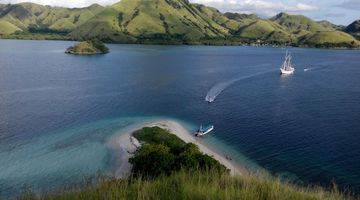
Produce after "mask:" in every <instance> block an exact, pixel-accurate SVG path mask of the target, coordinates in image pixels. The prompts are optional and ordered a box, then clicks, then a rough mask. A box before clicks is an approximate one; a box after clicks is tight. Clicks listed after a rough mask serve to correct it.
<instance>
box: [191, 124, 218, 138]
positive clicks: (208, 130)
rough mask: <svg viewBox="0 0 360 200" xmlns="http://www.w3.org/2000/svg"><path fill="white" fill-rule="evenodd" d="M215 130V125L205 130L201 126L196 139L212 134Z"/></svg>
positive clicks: (196, 133)
mask: <svg viewBox="0 0 360 200" xmlns="http://www.w3.org/2000/svg"><path fill="white" fill-rule="evenodd" d="M213 130H214V126H213V125H211V126H209V127H207V128H203V126H202V125H201V126H200V128H199V130H197V131H196V132H195V136H196V137H202V136H204V135H206V134H208V133H210V132H211V131H213Z"/></svg>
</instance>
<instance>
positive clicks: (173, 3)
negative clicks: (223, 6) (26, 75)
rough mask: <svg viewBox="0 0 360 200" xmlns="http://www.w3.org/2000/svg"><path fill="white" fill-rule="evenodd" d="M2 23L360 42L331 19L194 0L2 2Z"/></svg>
mask: <svg viewBox="0 0 360 200" xmlns="http://www.w3.org/2000/svg"><path fill="white" fill-rule="evenodd" d="M0 25H1V26H0V37H3V38H26V39H43V38H49V37H50V38H53V39H64V38H66V39H73V40H86V39H91V38H94V37H95V38H99V39H101V40H103V41H106V42H115V43H151V44H213V45H228V44H252V43H254V42H256V43H258V41H259V40H260V42H261V44H280V45H289V44H290V45H295V46H297V45H306V46H312V47H335V46H339V45H342V46H343V47H357V42H358V41H357V40H355V39H353V38H349V37H347V36H345V35H344V34H343V32H342V30H343V27H341V26H337V25H334V24H332V23H330V22H328V21H319V22H316V21H314V20H312V19H310V18H308V17H305V16H302V15H290V14H287V13H280V14H278V15H276V16H274V17H272V18H270V19H261V18H260V17H258V16H256V15H254V14H250V15H248V14H239V13H225V14H224V13H221V12H220V11H218V10H217V9H216V8H212V7H207V6H204V5H201V4H193V3H190V2H189V1H188V0H121V1H119V2H118V3H115V4H113V5H111V6H108V7H105V8H104V7H101V6H99V5H97V4H94V5H92V6H89V7H85V8H77V9H69V8H61V7H49V6H42V5H38V4H33V3H20V4H13V5H10V4H6V5H4V4H0ZM358 27H359V25H358V22H357V23H356V22H354V23H353V24H352V25H350V26H349V27H348V28H347V29H346V31H347V32H348V33H350V34H351V35H353V36H355V37H359V33H358ZM320 32H323V33H320ZM32 37H33V38H32ZM57 37H58V38H57ZM319 37H324V38H319ZM331 37H334V38H335V39H331ZM314 38H319V41H317V40H315V39H314ZM336 38H338V40H337V39H336ZM346 38H347V39H346ZM353 40H355V42H353ZM305 41H307V42H305ZM324 44H326V45H324Z"/></svg>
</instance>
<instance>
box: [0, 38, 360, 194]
mask: <svg viewBox="0 0 360 200" xmlns="http://www.w3.org/2000/svg"><path fill="white" fill-rule="evenodd" d="M70 45H72V42H63V41H14V40H0V189H1V194H3V195H9V194H10V195H11V194H14V193H16V192H17V191H19V189H21V188H23V187H26V186H32V187H33V188H36V189H41V190H46V189H49V188H57V187H61V186H63V185H67V184H69V183H76V182H79V181H80V180H82V179H83V178H84V176H92V175H94V174H95V173H97V172H104V171H106V170H107V169H108V168H109V166H111V161H112V155H111V153H110V152H109V151H108V149H107V147H106V145H105V141H106V139H107V138H109V137H110V136H111V135H113V134H115V133H116V132H118V131H119V130H122V129H125V128H126V127H129V126H131V125H132V124H135V123H138V122H140V121H144V120H149V119H153V118H158V117H166V118H173V119H176V120H179V121H181V122H182V123H184V125H186V126H187V127H188V128H189V129H192V128H195V127H196V126H197V125H199V124H201V123H205V124H210V123H211V124H213V125H214V126H215V131H214V132H213V133H212V134H211V135H209V136H208V137H207V138H206V139H205V141H206V142H208V143H209V144H212V145H214V146H215V147H216V148H219V149H221V150H220V151H228V152H224V153H229V152H230V153H231V155H233V156H234V158H235V160H237V161H238V162H241V164H244V165H246V166H247V167H249V168H251V169H253V170H254V169H256V168H257V167H261V168H264V169H266V170H268V171H270V172H271V173H273V174H275V175H280V176H284V177H286V178H290V179H292V180H294V181H295V182H299V183H312V184H322V185H330V183H331V182H332V181H335V182H336V183H337V184H339V185H340V186H341V187H351V188H352V189H353V190H354V191H359V190H360V189H359V188H360V51H349V50H320V49H301V48H290V51H291V52H292V54H293V56H294V63H295V64H296V66H297V71H296V73H295V74H294V75H292V76H287V77H281V76H280V75H279V73H278V68H279V65H280V64H281V62H282V59H283V56H284V54H285V49H281V48H266V47H264V48H255V47H207V46H142V45H109V47H110V50H111V53H109V54H107V55H100V56H84V57H81V56H72V55H66V54H64V53H63V51H64V49H66V48H67V47H68V46H70ZM305 66H306V67H309V68H310V70H309V71H307V72H304V71H303V68H304V67H305ZM209 91H210V93H214V91H215V93H219V91H222V92H221V93H219V95H218V96H217V97H216V99H215V101H214V103H212V104H208V103H207V102H206V101H205V97H206V95H207V94H208V92H209Z"/></svg>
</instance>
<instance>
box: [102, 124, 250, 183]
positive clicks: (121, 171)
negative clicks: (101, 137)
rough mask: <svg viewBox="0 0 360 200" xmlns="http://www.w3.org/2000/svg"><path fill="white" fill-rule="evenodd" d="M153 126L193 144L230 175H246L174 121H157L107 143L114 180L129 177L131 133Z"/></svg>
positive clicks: (133, 145)
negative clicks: (112, 158) (111, 155)
mask: <svg viewBox="0 0 360 200" xmlns="http://www.w3.org/2000/svg"><path fill="white" fill-rule="evenodd" d="M154 126H158V127H160V128H162V129H166V130H168V131H169V132H170V133H172V134H174V135H176V136H177V137H179V138H180V139H181V140H183V141H184V142H186V143H194V144H195V145H197V146H198V147H199V150H200V151H201V152H202V153H204V154H207V155H209V156H212V157H213V158H214V159H216V160H217V161H219V162H220V163H221V164H222V165H224V166H225V167H226V168H228V169H229V170H230V174H231V175H233V176H235V175H245V174H248V171H247V170H246V169H245V168H244V167H242V166H240V165H238V164H237V163H235V162H234V161H232V160H229V159H227V158H226V154H225V153H226V152H223V153H220V152H218V151H217V150H216V149H214V148H212V147H210V146H209V145H207V144H205V143H203V142H202V139H201V138H196V137H195V136H193V134H191V133H190V132H189V131H188V130H187V129H186V128H185V127H184V126H183V125H181V124H180V123H178V122H176V121H174V120H168V119H159V120H154V121H149V122H143V123H139V124H136V125H133V126H131V127H129V128H128V129H126V130H124V131H121V132H119V133H117V134H115V135H114V136H113V137H111V138H110V139H109V141H108V143H107V144H108V147H109V148H110V149H111V150H112V151H113V152H114V156H115V158H114V159H115V163H114V166H113V167H112V168H111V169H110V172H111V173H112V174H113V175H114V176H115V177H116V178H124V177H126V176H129V175H130V172H131V164H130V163H129V162H128V160H129V158H130V157H131V156H132V155H133V153H134V152H135V151H136V149H137V148H138V141H137V140H136V139H135V138H134V137H132V133H133V132H135V131H136V130H139V129H141V128H143V127H154Z"/></svg>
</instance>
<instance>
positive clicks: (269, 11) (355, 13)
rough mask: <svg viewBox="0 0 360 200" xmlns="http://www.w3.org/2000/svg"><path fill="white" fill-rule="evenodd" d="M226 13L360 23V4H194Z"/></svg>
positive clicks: (225, 0) (265, 0) (80, 2)
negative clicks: (300, 15) (284, 13)
mask: <svg viewBox="0 0 360 200" xmlns="http://www.w3.org/2000/svg"><path fill="white" fill-rule="evenodd" d="M118 1H119V0H0V3H19V2H33V3H39V4H43V5H52V6H65V7H85V6H88V5H91V4H93V3H98V4H100V5H111V4H113V3H116V2H118ZM190 2H193V3H201V4H205V5H208V6H212V7H215V8H217V9H219V10H220V11H222V12H228V11H229V12H239V13H247V14H249V13H255V14H258V15H259V16H261V17H270V16H274V15H276V14H277V13H279V12H287V13H291V14H302V15H305V16H308V17H311V18H312V19H315V20H328V21H331V22H333V23H335V24H341V25H348V24H350V23H351V22H353V21H355V20H357V19H360V0H190Z"/></svg>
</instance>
